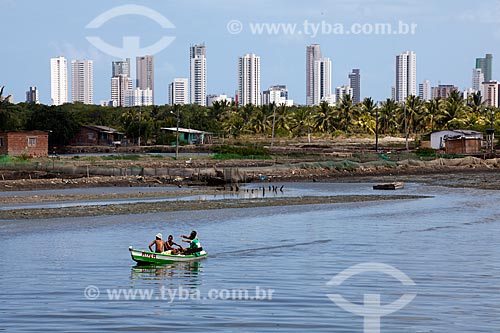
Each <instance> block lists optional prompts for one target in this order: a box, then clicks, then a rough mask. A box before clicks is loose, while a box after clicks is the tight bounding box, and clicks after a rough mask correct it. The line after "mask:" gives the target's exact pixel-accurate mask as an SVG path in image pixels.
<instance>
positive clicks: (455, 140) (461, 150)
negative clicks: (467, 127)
mask: <svg viewBox="0 0 500 333" xmlns="http://www.w3.org/2000/svg"><path fill="white" fill-rule="evenodd" d="M481 142H482V139H479V138H473V137H466V136H460V137H452V138H447V139H446V141H445V152H446V154H461V155H464V154H479V153H480V152H481Z"/></svg>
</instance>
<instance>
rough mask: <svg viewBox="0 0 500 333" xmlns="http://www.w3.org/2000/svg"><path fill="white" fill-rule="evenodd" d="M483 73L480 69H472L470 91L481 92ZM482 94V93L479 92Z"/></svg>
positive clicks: (483, 80) (483, 79)
mask: <svg viewBox="0 0 500 333" xmlns="http://www.w3.org/2000/svg"><path fill="white" fill-rule="evenodd" d="M485 81H486V80H485V78H484V73H483V70H482V69H481V68H473V69H472V89H473V90H475V91H481V90H482V86H483V82H485ZM481 94H482V92H481Z"/></svg>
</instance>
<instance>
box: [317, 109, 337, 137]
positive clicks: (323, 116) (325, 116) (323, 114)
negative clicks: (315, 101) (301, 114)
mask: <svg viewBox="0 0 500 333" xmlns="http://www.w3.org/2000/svg"><path fill="white" fill-rule="evenodd" d="M312 122H313V127H314V129H316V130H318V131H320V132H322V133H328V132H332V131H334V130H335V128H334V124H333V110H332V108H331V107H330V105H328V102H326V101H323V102H321V104H320V105H319V110H317V111H315V112H314V115H313V116H312Z"/></svg>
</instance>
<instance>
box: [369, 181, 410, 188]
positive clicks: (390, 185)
mask: <svg viewBox="0 0 500 333" xmlns="http://www.w3.org/2000/svg"><path fill="white" fill-rule="evenodd" d="M404 187H405V186H404V183H401V182H395V183H386V184H378V185H373V189H374V190H401V189H403V188H404Z"/></svg>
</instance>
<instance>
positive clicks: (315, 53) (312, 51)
mask: <svg viewBox="0 0 500 333" xmlns="http://www.w3.org/2000/svg"><path fill="white" fill-rule="evenodd" d="M319 59H321V47H320V45H319V44H311V45H309V46H307V48H306V104H307V105H313V104H314V91H315V87H314V76H315V63H316V61H318V60H319Z"/></svg>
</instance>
